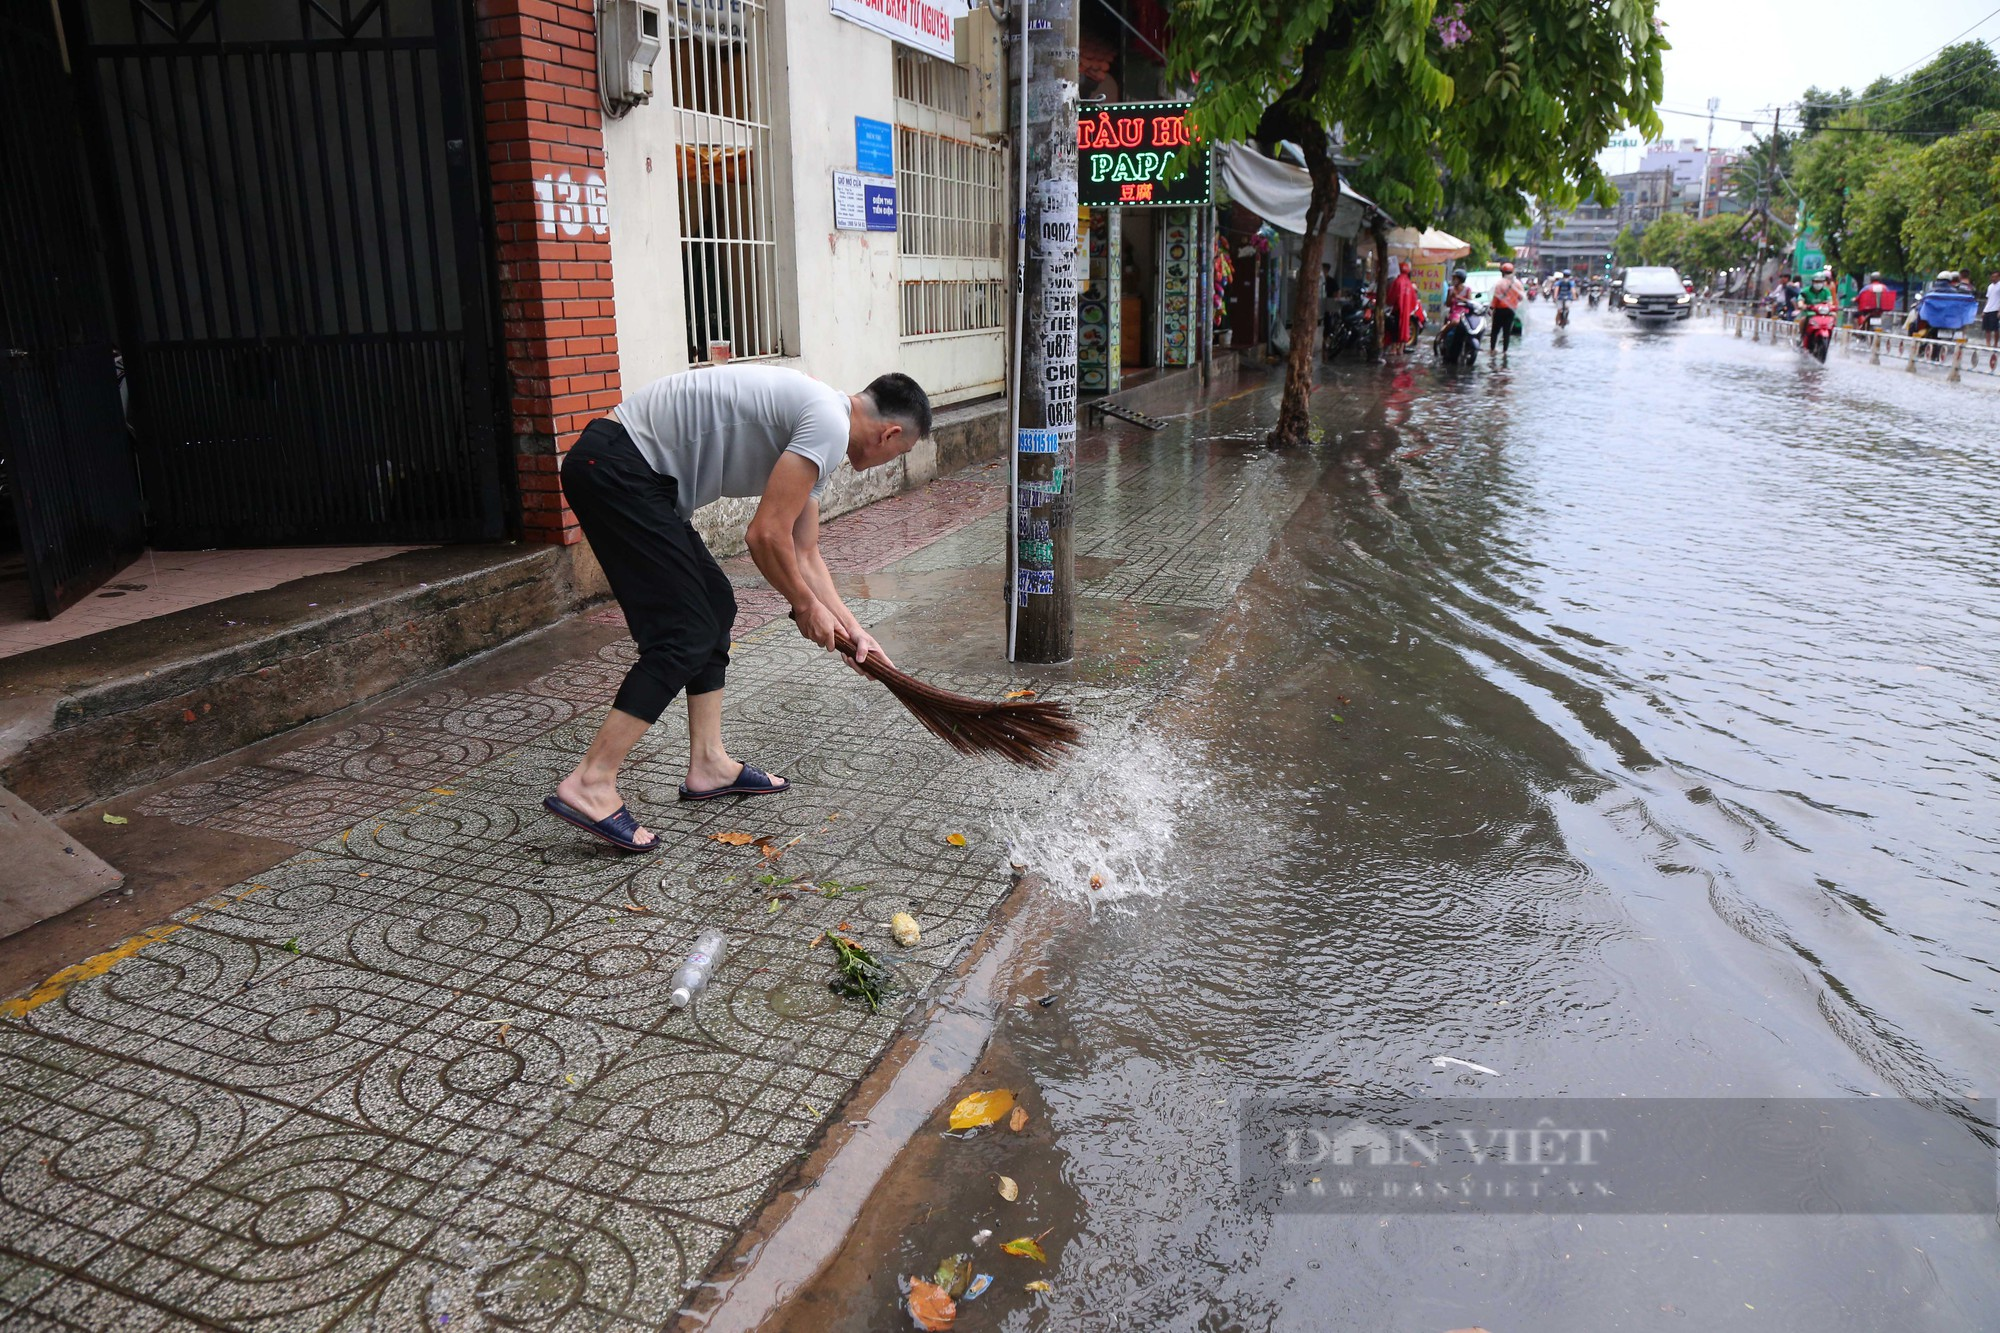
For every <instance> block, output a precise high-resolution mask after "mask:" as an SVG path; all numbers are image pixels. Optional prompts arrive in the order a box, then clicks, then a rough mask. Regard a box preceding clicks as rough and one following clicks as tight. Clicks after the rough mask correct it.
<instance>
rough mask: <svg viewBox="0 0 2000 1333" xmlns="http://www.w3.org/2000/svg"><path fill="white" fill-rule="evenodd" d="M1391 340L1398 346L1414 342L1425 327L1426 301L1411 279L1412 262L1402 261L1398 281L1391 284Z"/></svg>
mask: <svg viewBox="0 0 2000 1333" xmlns="http://www.w3.org/2000/svg"><path fill="white" fill-rule="evenodd" d="M1389 320H1390V324H1389V338H1390V340H1391V341H1392V342H1395V343H1397V344H1398V345H1403V346H1407V345H1408V344H1409V343H1411V342H1412V341H1414V340H1415V339H1416V336H1417V330H1418V329H1420V328H1422V327H1423V325H1424V299H1423V297H1421V296H1419V295H1418V294H1417V284H1416V283H1415V282H1413V281H1412V280H1411V278H1410V261H1409V260H1407V259H1405V260H1403V261H1402V263H1401V265H1400V267H1399V270H1398V272H1397V274H1396V280H1395V281H1394V282H1392V283H1390V284H1389Z"/></svg>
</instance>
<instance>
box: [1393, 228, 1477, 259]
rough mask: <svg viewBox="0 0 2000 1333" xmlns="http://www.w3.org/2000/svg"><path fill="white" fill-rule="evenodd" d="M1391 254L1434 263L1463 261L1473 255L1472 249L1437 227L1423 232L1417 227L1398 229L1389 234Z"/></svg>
mask: <svg viewBox="0 0 2000 1333" xmlns="http://www.w3.org/2000/svg"><path fill="white" fill-rule="evenodd" d="M1389 253H1390V254H1392V255H1408V256H1409V257H1410V258H1412V259H1423V260H1432V261H1435V260H1439V259H1463V258H1465V257H1466V256H1467V255H1469V254H1471V253H1472V247H1471V246H1469V245H1467V244H1466V243H1465V242H1464V241H1461V240H1459V239H1458V237H1456V236H1454V235H1452V234H1451V233H1450V232H1448V231H1439V230H1438V229H1437V228H1436V227H1429V228H1426V229H1425V230H1424V231H1422V232H1419V231H1418V230H1417V229H1416V228H1415V227H1398V228H1396V229H1395V230H1394V231H1392V232H1390V233H1389Z"/></svg>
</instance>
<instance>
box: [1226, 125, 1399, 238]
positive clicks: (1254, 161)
mask: <svg viewBox="0 0 2000 1333" xmlns="http://www.w3.org/2000/svg"><path fill="white" fill-rule="evenodd" d="M1215 170H1216V175H1217V176H1218V177H1219V178H1220V179H1221V181H1222V185H1223V188H1224V189H1226V190H1227V191H1228V192H1229V197H1230V198H1231V199H1234V200H1235V201H1236V202H1237V203H1239V204H1241V205H1243V206H1244V207H1245V208H1247V209H1249V210H1250V211H1251V212H1252V213H1255V214H1256V215H1257V216H1258V217H1260V218H1262V219H1264V221H1266V222H1268V223H1270V224H1271V225H1272V226H1274V227H1276V228H1278V230H1280V231H1288V232H1291V233H1292V234H1294V235H1297V236H1303V235H1305V230H1306V208H1307V206H1308V205H1309V204H1311V203H1312V177H1310V176H1308V175H1307V174H1306V173H1305V171H1304V170H1303V169H1301V168H1299V167H1295V166H1293V165H1292V164H1291V163H1289V162H1280V161H1279V160H1278V159H1277V158H1275V157H1265V156H1264V155H1263V154H1262V153H1260V152H1258V151H1257V149H1256V148H1255V147H1253V146H1252V145H1250V144H1242V143H1225V144H1217V145H1216V146H1215ZM1378 211H1380V210H1378V209H1377V208H1376V207H1375V203H1374V201H1373V200H1371V199H1369V198H1368V197H1367V196H1366V195H1364V194H1361V193H1360V192H1358V191H1356V190H1354V189H1352V188H1350V187H1349V186H1348V184H1347V182H1346V181H1344V180H1343V181H1342V182H1341V183H1340V206H1339V207H1337V208H1335V209H1334V210H1333V222H1332V224H1331V225H1330V226H1329V227H1328V228H1327V235H1329V236H1338V237H1339V238H1341V239H1342V240H1353V239H1354V236H1355V233H1357V232H1359V231H1360V230H1361V224H1362V222H1363V220H1365V219H1366V217H1367V216H1368V214H1369V213H1371V212H1378Z"/></svg>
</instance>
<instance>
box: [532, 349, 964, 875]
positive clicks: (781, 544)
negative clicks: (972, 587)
mask: <svg viewBox="0 0 2000 1333" xmlns="http://www.w3.org/2000/svg"><path fill="white" fill-rule="evenodd" d="M930 431H931V403H930V399H929V397H927V396H926V395H925V393H924V391H923V389H922V388H921V387H919V386H918V384H917V382H916V381H915V380H913V379H911V378H910V377H909V376H907V375H897V374H890V375H883V376H880V377H878V378H877V379H876V380H875V381H874V382H873V383H871V384H870V385H869V386H868V387H867V388H866V389H863V390H862V391H861V392H860V393H856V394H849V393H842V392H840V391H839V390H836V389H832V388H829V387H828V386H826V385H824V384H821V383H820V382H819V381H817V380H814V379H812V378H810V377H809V376H806V375H803V374H801V373H799V372H798V371H795V370H785V369H781V368H778V367H774V366H718V367H715V368H713V369H708V370H697V371H689V372H687V373H685V374H680V375H669V376H667V377H666V378H665V379H660V380H655V381H654V382H653V383H651V384H648V385H646V386H645V387H644V388H642V389H639V390H637V391H635V392H634V393H632V394H629V395H628V396H627V397H626V399H625V401H624V402H623V403H621V404H619V406H618V407H617V408H616V409H615V410H614V412H613V414H612V415H611V416H608V417H604V418H602V419H600V420H597V421H593V422H592V423H590V425H588V426H586V427H585V428H584V430H583V433H582V435H581V436H579V437H578V439H577V442H576V444H575V446H574V447H572V448H571V449H570V451H569V453H568V454H567V455H566V456H565V457H564V459H563V465H562V488H563V494H564V495H565V496H566V497H567V498H568V500H569V506H570V509H571V510H572V511H574V512H575V514H576V517H577V521H578V522H579V523H580V524H582V526H583V535H584V536H585V537H586V538H588V539H589V541H590V546H591V550H592V551H593V552H595V553H596V555H597V559H598V562H599V563H600V564H601V565H603V567H604V575H605V578H606V579H607V580H608V581H609V582H610V584H611V592H612V595H613V596H615V597H616V598H617V599H618V605H619V607H620V608H621V609H622V610H623V611H624V612H625V623H626V625H627V626H628V627H629V628H630V629H631V632H632V639H633V642H635V643H636V644H637V645H638V648H639V660H638V661H637V662H636V663H634V664H633V667H632V669H631V671H629V672H628V673H626V676H625V680H624V683H623V684H621V685H620V686H619V687H618V694H617V697H616V698H614V699H613V700H612V704H611V711H610V712H609V713H608V714H606V716H605V719H604V724H603V725H602V726H600V727H599V728H598V730H597V736H596V738H595V739H594V740H592V741H591V743H590V749H589V750H588V751H586V752H585V754H584V756H583V760H582V762H581V763H579V764H578V765H577V766H576V768H575V769H574V770H573V771H572V772H571V773H570V775H569V776H568V777H566V778H564V779H563V780H562V782H561V783H560V784H559V785H558V786H557V787H556V791H555V795H553V796H550V797H547V798H546V799H544V800H543V802H542V805H543V807H544V808H545V809H547V810H548V811H549V813H550V814H552V815H555V816H556V817H557V818H558V819H561V820H563V821H565V822H566V823H569V824H573V825H575V826H576V827H577V828H580V829H582V830H584V831H585V832H586V833H590V834H592V835H594V836H596V837H598V838H601V839H603V840H604V841H605V842H608V843H610V844H612V845H613V846H615V847H620V848H623V849H624V850H626V851H628V852H644V851H651V850H652V849H653V848H655V847H657V846H659V843H660V840H659V837H658V836H657V835H655V834H653V833H651V832H649V831H648V830H646V829H645V828H642V827H641V826H640V824H639V821H638V820H637V819H635V818H634V817H633V816H632V813H631V811H630V810H628V809H626V807H625V802H624V801H623V800H622V799H621V798H620V797H619V795H618V771H619V769H620V767H621V766H622V765H623V764H624V762H625V757H626V756H627V755H629V754H630V753H631V752H632V747H633V746H634V745H636V744H638V741H639V738H640V737H641V736H643V735H645V733H646V728H648V727H650V726H651V725H652V724H653V723H654V722H656V721H658V720H659V717H660V714H661V713H663V712H665V711H666V708H667V705H668V704H670V703H672V702H673V698H674V696H675V695H676V694H679V693H680V692H681V691H682V690H685V691H687V711H688V763H687V779H686V781H685V782H683V783H682V784H681V789H680V798H681V799H682V800H683V801H704V800H709V799H712V798H714V797H718V796H765V795H773V794H776V793H779V792H783V791H785V790H787V789H788V788H789V787H790V786H791V784H790V783H789V782H787V781H786V780H785V779H784V778H782V777H780V776H778V775H776V774H772V773H767V772H765V771H764V770H763V769H761V768H758V767H757V766H756V765H755V764H748V763H742V762H739V761H737V760H736V759H733V758H731V757H730V755H729V752H728V750H727V749H726V748H724V746H723V743H722V685H723V677H724V674H725V672H726V670H727V668H728V666H729V642H730V632H731V629H732V628H733V626H734V625H735V623H736V597H735V595H734V593H733V592H732V591H731V590H730V586H729V578H728V576H727V575H725V574H724V573H723V572H722V568H721V566H719V565H717V564H716V563H715V557H714V556H712V555H710V554H709V551H708V547H707V546H706V545H705V544H704V543H703V542H702V540H701V537H700V536H699V535H698V534H697V533H696V532H695V530H694V527H693V525H692V522H691V520H692V519H693V517H694V511H695V510H697V509H699V508H701V507H702V506H703V505H705V504H708V503H709V502H710V501H712V500H715V499H718V498H720V497H722V496H726V495H728V496H751V495H754V496H760V497H762V498H761V499H760V500H759V501H758V504H757V512H756V514H755V516H754V517H752V519H751V520H750V529H749V532H748V533H747V534H746V541H747V543H748V545H749V548H750V556H751V559H753V560H755V561H756V563H757V568H758V569H759V570H760V571H761V572H762V573H763V575H764V577H765V578H766V579H767V580H769V582H770V584H771V586H772V587H773V588H775V589H776V590H777V591H778V593H779V594H780V595H781V596H783V597H784V598H785V600H786V601H788V602H790V603H791V607H792V617H793V619H794V620H795V621H797V623H798V627H799V633H800V634H802V635H804V636H805V637H806V638H808V639H810V640H812V641H813V642H814V643H817V644H819V645H820V646H821V647H822V648H826V649H828V650H829V651H832V650H834V649H835V647H836V645H837V644H838V643H839V642H840V641H841V640H842V639H843V638H844V639H845V640H846V641H847V643H848V644H850V645H852V648H853V650H854V651H853V654H852V657H851V659H850V660H851V661H852V662H853V663H854V665H856V666H857V667H859V666H863V665H866V664H867V663H868V662H869V661H870V659H875V660H876V661H877V662H878V663H887V662H888V658H887V657H886V656H885V655H884V654H883V652H882V649H881V647H880V646H879V645H877V644H876V642H875V640H874V639H873V638H872V637H871V636H870V635H869V633H868V631H867V630H865V629H863V628H862V627H861V624H860V622H859V621H857V620H856V619H855V618H854V615H853V613H852V612H850V611H849V610H848V609H847V606H846V604H845V603H844V602H843V601H842V600H841V598H840V593H839V592H838V590H836V589H835V587H834V584H833V575H832V573H831V572H830V571H828V569H827V567H826V561H825V560H823V559H822V558H821V557H820V551H819V497H820V495H821V493H822V492H824V491H825V489H826V484H827V482H828V480H829V479H831V478H832V476H833V473H834V470H835V469H836V468H837V467H839V466H840V460H841V459H842V458H845V459H847V461H848V462H849V463H851V464H853V466H854V469H855V470H856V471H857V472H860V471H865V470H867V469H868V468H871V467H879V466H881V465H882V464H884V463H887V462H890V461H892V460H894V459H896V458H900V457H902V456H903V455H904V454H906V453H908V452H909V451H910V449H911V447H912V446H914V445H915V444H916V443H917V442H918V441H919V440H921V439H923V438H924V437H925V436H927V435H929V434H930ZM891 665H893V664H891Z"/></svg>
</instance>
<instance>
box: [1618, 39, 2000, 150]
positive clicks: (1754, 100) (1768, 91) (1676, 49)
mask: <svg viewBox="0 0 2000 1333" xmlns="http://www.w3.org/2000/svg"><path fill="white" fill-rule="evenodd" d="M1658 13H1659V15H1660V18H1661V19H1662V20H1664V21H1665V23H1666V27H1667V40H1668V41H1669V42H1671V43H1672V44H1673V50H1671V51H1668V52H1667V53H1666V76H1667V77H1666V90H1665V95H1664V96H1663V97H1662V98H1661V107H1662V110H1661V113H1660V120H1661V121H1662V122H1663V123H1664V124H1665V126H1666V137H1668V138H1671V139H1674V140H1676V141H1678V140H1680V139H1684V138H1685V139H1693V140H1694V141H1695V142H1696V143H1705V142H1706V141H1707V138H1708V117H1707V114H1706V108H1707V106H1708V99H1709V98H1711V97H1714V98H1719V99H1720V100H1721V109H1720V110H1719V111H1718V112H1717V113H1716V118H1715V146H1716V147H1717V148H1735V147H1740V146H1742V145H1744V144H1747V143H1749V142H1750V138H1751V136H1750V134H1749V133H1747V132H1745V131H1744V129H1743V128H1742V122H1743V121H1746V120H1749V121H1761V122H1762V124H1763V126H1764V128H1765V130H1766V131H1767V132H1768V130H1769V127H1770V123H1771V107H1772V105H1773V104H1774V103H1787V102H1796V101H1798V100H1799V97H1800V95H1801V94H1803V93H1804V92H1805V90H1806V89H1807V88H1809V87H1812V86H1814V85H1818V86H1819V87H1821V88H1827V89H1837V88H1840V87H1841V86H1843V85H1845V86H1847V87H1849V88H1853V89H1855V90H1856V91H1859V90H1860V89H1861V88H1863V87H1866V86H1867V85H1868V84H1869V83H1870V82H1872V81H1873V80H1874V79H1875V78H1876V77H1877V76H1878V75H1882V74H1891V75H1893V74H1897V73H1900V72H1905V71H1906V67H1907V68H1915V67H1916V66H1918V65H1921V64H1923V63H1924V62H1925V61H1926V60H1928V59H1929V58H1930V57H1931V56H1932V55H1933V54H1934V53H1935V52H1936V51H1937V49H1938V48H1939V47H1941V46H1943V45H1945V44H1946V43H1947V42H1950V41H1952V40H1954V39H1956V38H1957V37H1958V34H1960V33H1961V32H1964V31H1965V30H1966V29H1968V28H1971V29H1973V31H1972V32H1970V33H1969V34H1967V36H1966V37H1965V39H1964V40H1967V41H1972V40H1975V39H1978V38H1985V39H1986V40H1987V41H1989V42H1992V43H1994V44H1995V45H1996V46H1997V47H2000V0H1909V2H1907V3H1894V2H1893V0H1659V4H1658ZM1673 108H1678V109H1679V110H1681V111H1692V112H1695V113H1697V114H1695V115H1675V114H1669V109H1673ZM1760 113H1761V114H1760ZM1624 137H1627V138H1634V137H1638V136H1637V135H1635V134H1633V135H1626V136H1624ZM1639 157H1640V150H1638V149H1636V148H1634V149H1624V150H1620V149H1616V148H1613V149H1609V150H1607V151H1606V152H1604V153H1603V154H1601V155H1600V156H1599V158H1598V162H1599V164H1600V165H1601V166H1603V168H1604V169H1605V170H1606V171H1608V172H1613V173H1616V172H1620V171H1634V170H1637V169H1638V166H1639Z"/></svg>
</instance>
